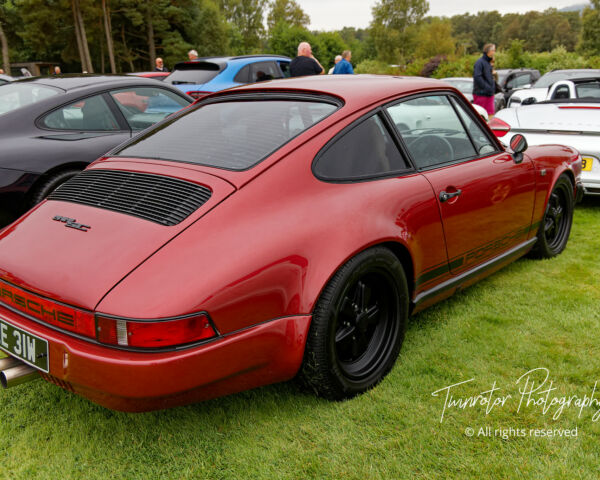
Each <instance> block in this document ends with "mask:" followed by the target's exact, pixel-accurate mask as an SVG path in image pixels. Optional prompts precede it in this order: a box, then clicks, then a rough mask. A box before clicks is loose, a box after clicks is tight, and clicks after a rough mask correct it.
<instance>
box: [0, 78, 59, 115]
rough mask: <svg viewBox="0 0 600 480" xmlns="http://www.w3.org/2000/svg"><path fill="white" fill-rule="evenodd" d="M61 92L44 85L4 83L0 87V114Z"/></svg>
mask: <svg viewBox="0 0 600 480" xmlns="http://www.w3.org/2000/svg"><path fill="white" fill-rule="evenodd" d="M59 93H61V90H57V89H55V88H52V87H47V86H45V85H36V84H31V83H27V84H24V83H6V84H4V85H2V89H0V115H2V114H3V113H8V112H12V111H13V110H16V109H17V108H21V107H24V106H26V105H31V104H32V103H36V102H39V101H41V100H45V99H46V98H49V97H53V96H54V95H58V94H59Z"/></svg>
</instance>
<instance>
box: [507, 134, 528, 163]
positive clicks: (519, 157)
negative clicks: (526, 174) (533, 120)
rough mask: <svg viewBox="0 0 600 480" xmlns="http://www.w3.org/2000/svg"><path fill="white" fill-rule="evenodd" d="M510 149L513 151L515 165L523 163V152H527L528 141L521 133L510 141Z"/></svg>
mask: <svg viewBox="0 0 600 480" xmlns="http://www.w3.org/2000/svg"><path fill="white" fill-rule="evenodd" d="M510 149H511V150H512V151H513V159H514V161H515V163H521V162H522V161H523V152H524V151H525V150H527V140H525V137H524V136H523V135H521V134H520V133H517V134H516V135H514V136H513V137H512V138H511V139H510Z"/></svg>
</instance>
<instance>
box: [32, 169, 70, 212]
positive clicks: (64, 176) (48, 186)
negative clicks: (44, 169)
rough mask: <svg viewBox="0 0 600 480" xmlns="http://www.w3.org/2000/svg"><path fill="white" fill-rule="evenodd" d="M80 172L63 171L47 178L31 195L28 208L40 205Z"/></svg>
mask: <svg viewBox="0 0 600 480" xmlns="http://www.w3.org/2000/svg"><path fill="white" fill-rule="evenodd" d="M79 172H81V170H63V171H62V172H58V173H55V174H54V175H52V176H51V177H49V178H48V179H47V180H46V181H45V182H44V183H42V184H41V185H40V186H39V187H38V188H37V189H36V190H35V191H34V192H33V194H32V195H31V200H30V202H29V207H30V208H31V207H33V206H34V205H37V204H38V203H40V202H41V201H42V200H43V199H44V198H46V197H47V196H48V195H50V194H51V193H52V192H53V191H54V190H56V189H57V188H58V187H59V186H60V185H62V184H63V183H65V182H66V181H67V180H69V179H70V178H72V177H74V176H75V175H77V174H78V173H79Z"/></svg>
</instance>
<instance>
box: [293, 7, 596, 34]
mask: <svg viewBox="0 0 600 480" xmlns="http://www.w3.org/2000/svg"><path fill="white" fill-rule="evenodd" d="M296 1H297V2H298V4H299V5H300V6H301V7H302V9H303V10H304V11H305V12H306V13H307V14H308V15H309V16H310V29H311V30H339V29H341V28H342V27H356V28H365V27H367V26H368V25H369V23H370V22H371V18H372V16H371V8H372V7H373V5H375V3H376V0H296ZM486 3H487V2H482V1H481V0H461V1H451V0H450V1H449V0H429V12H428V13H427V15H431V16H436V17H441V16H446V17H451V16H452V15H458V14H461V13H472V14H474V13H477V12H478V11H481V10H497V11H499V12H500V13H524V12H528V11H530V10H539V11H543V10H546V9H547V8H551V7H552V8H558V9H560V8H564V7H569V6H571V5H574V4H580V3H585V0H556V1H554V2H552V1H547V0H501V1H499V2H493V3H495V5H494V6H493V7H484V6H482V5H485V4H486Z"/></svg>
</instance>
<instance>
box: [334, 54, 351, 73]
mask: <svg viewBox="0 0 600 480" xmlns="http://www.w3.org/2000/svg"><path fill="white" fill-rule="evenodd" d="M351 58H352V52H351V51H350V50H344V51H343V52H342V59H341V60H340V61H339V62H338V63H337V65H336V66H335V68H334V69H333V74H334V75H344V74H345V75H353V74H354V69H353V68H352V64H351V63H350V59H351Z"/></svg>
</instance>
